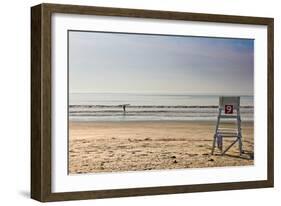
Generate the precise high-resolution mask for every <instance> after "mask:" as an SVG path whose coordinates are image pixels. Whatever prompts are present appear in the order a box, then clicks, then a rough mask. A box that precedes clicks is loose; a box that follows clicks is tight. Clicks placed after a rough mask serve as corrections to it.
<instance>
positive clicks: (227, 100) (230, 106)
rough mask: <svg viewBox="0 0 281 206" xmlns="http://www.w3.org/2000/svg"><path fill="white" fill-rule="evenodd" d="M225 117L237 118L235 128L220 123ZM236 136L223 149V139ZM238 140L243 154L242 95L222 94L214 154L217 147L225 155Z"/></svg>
mask: <svg viewBox="0 0 281 206" xmlns="http://www.w3.org/2000/svg"><path fill="white" fill-rule="evenodd" d="M225 119H233V120H235V121H234V122H233V121H232V123H234V124H235V127H234V128H221V127H220V124H221V123H222V122H223V120H225ZM224 138H234V141H233V142H232V143H231V144H230V145H229V146H228V147H227V148H226V149H224V150H223V139H224ZM236 142H238V145H239V152H240V156H241V155H242V154H243V149H242V131H241V116H240V97H238V96H221V97H219V114H218V117H217V124H216V129H215V134H214V140H213V147H212V153H211V154H212V155H213V154H214V151H215V148H216V146H217V148H218V149H219V150H220V154H221V155H224V154H225V153H226V152H227V151H228V150H229V149H230V148H231V147H232V146H233V145H234V144H235V143H236Z"/></svg>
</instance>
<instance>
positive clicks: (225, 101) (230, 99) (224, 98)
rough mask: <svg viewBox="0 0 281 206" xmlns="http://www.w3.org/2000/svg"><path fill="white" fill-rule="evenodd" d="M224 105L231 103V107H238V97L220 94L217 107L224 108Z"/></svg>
mask: <svg viewBox="0 0 281 206" xmlns="http://www.w3.org/2000/svg"><path fill="white" fill-rule="evenodd" d="M225 105H233V109H235V110H237V109H239V108H240V97H238V96H220V99H219V107H220V108H221V109H224V107H225Z"/></svg>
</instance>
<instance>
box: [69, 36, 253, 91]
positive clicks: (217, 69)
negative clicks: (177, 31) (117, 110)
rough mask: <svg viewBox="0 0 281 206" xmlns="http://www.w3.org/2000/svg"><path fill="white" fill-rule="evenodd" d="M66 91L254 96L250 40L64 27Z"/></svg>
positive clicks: (251, 42) (251, 43)
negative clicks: (82, 30)
mask: <svg viewBox="0 0 281 206" xmlns="http://www.w3.org/2000/svg"><path fill="white" fill-rule="evenodd" d="M68 43H69V54H68V55H69V92H70V93H75V92H128V93H130V92H132V93H135V92H140V93H142V92H144V93H145V92H157V93H158V92H159V93H185V94H205V95H207V94H216V95H253V85H254V79H253V78H254V40H250V39H231V38H208V37H192V36H168V35H145V34H124V33H104V32H81V31H69V42H68Z"/></svg>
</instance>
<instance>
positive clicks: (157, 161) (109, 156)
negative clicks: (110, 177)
mask: <svg viewBox="0 0 281 206" xmlns="http://www.w3.org/2000/svg"><path fill="white" fill-rule="evenodd" d="M226 126H228V125H226ZM214 129H215V122H202V121H201V122H192V121H154V122H153V121H152V122H70V123H69V173H70V174H79V173H94V172H117V171H136V170H154V169H155V170H160V169H174V168H177V169H179V168H203V167H221V166H243V165H253V164H254V160H253V151H254V139H253V123H252V122H247V123H243V124H242V135H243V139H242V141H243V150H244V151H245V154H243V156H242V157H239V150H238V144H235V145H234V146H233V147H232V149H230V150H229V151H228V152H227V154H226V155H224V156H221V155H210V153H211V148H212V141H213V135H214ZM230 143H231V141H229V140H225V141H224V146H225V147H227V145H229V144H230ZM217 153H218V151H217Z"/></svg>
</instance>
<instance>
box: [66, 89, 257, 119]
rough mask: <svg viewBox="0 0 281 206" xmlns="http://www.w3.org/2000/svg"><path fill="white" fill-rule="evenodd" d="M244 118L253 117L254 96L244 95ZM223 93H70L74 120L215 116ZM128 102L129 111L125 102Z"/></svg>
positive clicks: (242, 108) (242, 106)
mask: <svg viewBox="0 0 281 206" xmlns="http://www.w3.org/2000/svg"><path fill="white" fill-rule="evenodd" d="M240 101H241V102H240V105H241V109H240V110H241V116H242V121H252V120H253V113H254V108H253V106H254V105H253V104H254V100H253V96H241V100H240ZM218 102H219V96H216V95H187V94H152V93H151V94H144V93H143V94H141V93H137V94H136V93H135V94H132V93H70V94H69V119H70V120H71V121H154V120H215V119H216V117H217V114H218V109H217V107H218ZM123 104H128V106H126V112H124V111H123V108H122V106H121V105H123Z"/></svg>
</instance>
